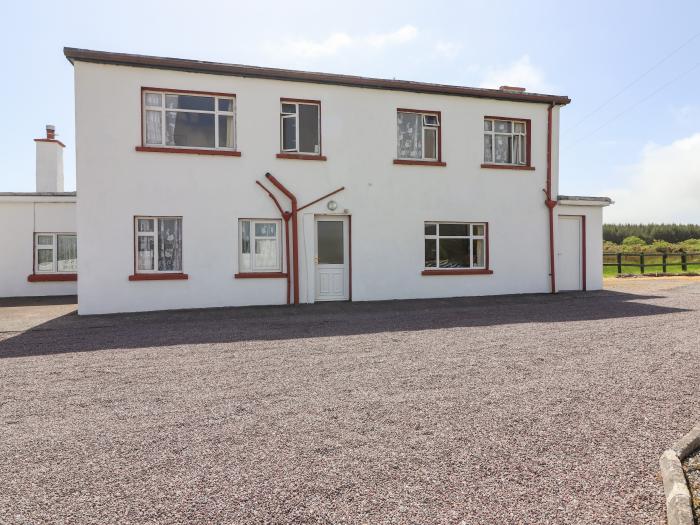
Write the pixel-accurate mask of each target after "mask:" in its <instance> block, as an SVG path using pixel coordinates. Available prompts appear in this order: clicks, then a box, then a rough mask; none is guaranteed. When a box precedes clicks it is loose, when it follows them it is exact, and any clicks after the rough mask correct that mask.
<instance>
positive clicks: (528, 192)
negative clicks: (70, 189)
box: [65, 48, 610, 314]
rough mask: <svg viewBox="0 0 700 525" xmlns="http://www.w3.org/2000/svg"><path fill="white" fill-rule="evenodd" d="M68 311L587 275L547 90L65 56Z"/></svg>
mask: <svg viewBox="0 0 700 525" xmlns="http://www.w3.org/2000/svg"><path fill="white" fill-rule="evenodd" d="M65 55H66V57H67V58H68V60H69V61H70V62H71V63H72V64H73V65H74V68H75V107H76V150H77V187H78V206H77V238H78V253H79V254H80V256H79V258H78V275H79V279H78V295H79V312H80V313H83V314H92V313H106V312H124V311H138V310H157V309H171V308H198V307H213V306H233V305H253V304H285V303H312V302H316V301H333V300H353V301H368V300H382V299H410V298H430V297H450V296H465V295H493V294H514V293H538V292H556V291H558V290H582V289H589V290H590V289H598V288H600V287H601V286H602V271H601V225H602V207H603V206H605V205H607V204H609V203H610V200H609V199H606V198H582V197H563V196H559V195H558V188H559V169H558V148H559V140H558V137H559V111H560V108H561V107H562V106H564V105H566V104H568V103H569V99H568V98H567V97H563V96H554V95H543V94H535V93H529V92H526V91H525V90H523V89H520V88H509V87H503V88H501V89H500V90H493V89H476V88H468V87H457V86H447V85H437V84H428V83H420V82H407V81H399V80H382V79H375V78H364V77H356V76H346V75H336V74H323V73H311V72H305V71H290V70H282V69H271V68H261V67H250V66H241V65H232V64H220V63H210V62H201V61H194V60H182V59H174V58H159V57H151V56H140V55H127V54H119V53H108V52H100V51H89V50H82V49H70V48H67V49H65Z"/></svg>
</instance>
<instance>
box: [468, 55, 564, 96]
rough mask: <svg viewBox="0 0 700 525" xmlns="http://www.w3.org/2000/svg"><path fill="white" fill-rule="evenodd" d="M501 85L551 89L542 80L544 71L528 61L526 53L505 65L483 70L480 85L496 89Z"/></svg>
mask: <svg viewBox="0 0 700 525" xmlns="http://www.w3.org/2000/svg"><path fill="white" fill-rule="evenodd" d="M501 86H516V87H524V88H526V89H527V90H528V91H533V92H538V91H540V92H544V91H550V90H551V89H550V87H549V86H548V85H547V83H546V82H545V81H544V73H543V72H542V70H540V69H539V68H538V67H536V66H534V65H533V64H532V63H531V62H530V57H529V56H528V55H523V56H522V57H520V58H519V59H518V60H516V61H515V62H513V63H512V64H510V65H508V66H506V67H502V68H497V67H490V68H487V69H486V70H485V71H484V75H483V78H482V80H481V83H480V87H484V88H494V89H497V88H499V87H501Z"/></svg>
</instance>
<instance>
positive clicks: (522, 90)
mask: <svg viewBox="0 0 700 525" xmlns="http://www.w3.org/2000/svg"><path fill="white" fill-rule="evenodd" d="M498 89H499V90H500V91H508V92H509V93H525V88H524V87H516V86H501V87H500V88H498Z"/></svg>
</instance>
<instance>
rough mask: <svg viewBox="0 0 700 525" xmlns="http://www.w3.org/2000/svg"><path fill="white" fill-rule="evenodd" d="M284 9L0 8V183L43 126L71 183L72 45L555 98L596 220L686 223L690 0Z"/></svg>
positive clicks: (699, 187)
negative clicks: (0, 122) (1, 107)
mask: <svg viewBox="0 0 700 525" xmlns="http://www.w3.org/2000/svg"><path fill="white" fill-rule="evenodd" d="M289 6H290V4H289V3H288V2H285V3H281V2H279V3H277V2H264V1H256V2H251V1H248V2H232V1H228V2H227V1H219V2H209V1H205V0H200V1H198V2H194V3H193V2H178V1H172V0H171V1H169V2H167V3H165V2H143V1H139V2H131V1H120V2H111V3H106V2H94V1H92V2H87V1H65V2H31V1H26V2H12V3H8V4H7V5H5V6H4V7H3V20H4V21H5V24H3V31H2V32H0V43H1V44H2V48H3V49H5V51H6V52H5V56H4V62H5V63H4V67H3V71H4V75H3V76H4V78H5V81H4V82H2V83H1V84H0V94H1V95H2V100H5V101H7V102H9V105H8V106H7V107H6V108H5V111H4V115H5V119H6V122H7V123H8V124H6V125H5V126H2V127H0V139H1V140H0V143H1V144H2V145H3V148H2V155H1V156H0V191H32V190H33V189H34V143H33V141H32V139H33V138H35V137H39V136H42V135H43V129H44V125H45V124H46V123H52V124H55V125H56V127H57V130H58V133H59V134H60V138H61V140H63V141H64V142H65V143H66V145H67V148H66V151H65V157H66V158H65V169H66V187H67V189H73V188H74V187H75V149H74V113H73V109H74V108H73V77H72V75H73V70H72V67H71V66H70V64H69V63H68V62H67V61H66V60H65V58H64V57H63V54H62V48H63V46H72V47H84V48H90V49H100V50H108V51H121V52H129V53H143V54H153V55H164V56H176V57H182V58H195V59H202V60H213V61H222V62H233V63H242V64H253V65H267V66H277V67H288V68H299V69H310V70H317V71H328V72H338V73H350V74H360V75H367V76H378V77H389V78H391V77H395V78H401V79H409V80H422V81H428V82H438V83H449V84H460V85H470V86H497V85H498V84H499V83H506V82H507V83H509V84H514V85H522V86H524V87H526V88H528V90H530V91H545V92H551V93H555V94H565V95H568V96H570V97H571V98H572V100H573V102H572V104H570V105H569V106H567V107H565V108H564V109H563V110H562V135H561V165H560V168H561V192H562V193H567V194H581V195H589V194H590V195H609V196H611V197H613V198H614V199H615V200H616V201H617V204H616V205H615V206H613V207H611V208H608V209H607V210H606V218H607V219H609V220H621V221H622V220H630V221H637V220H638V221H651V220H655V221H681V222H697V223H700V162H699V161H698V159H700V98H699V97H698V91H700V89H699V86H700V52H699V51H700V35H699V33H700V28H698V27H697V20H698V19H699V18H700V2H697V1H676V2H667V3H663V4H662V3H660V2H657V1H635V2H631V1H630V2H622V1H620V2H609V1H606V2H604V1H592V2H591V1H589V2H568V3H564V2H557V1H534V0H533V1H527V2H522V1H518V2H516V1H512V2H511V1H472V2H439V1H434V2H428V3H426V2H425V1H424V0H423V1H420V2H418V1H416V2H413V1H408V0H403V1H401V2H379V1H376V0H375V1H372V2H367V1H364V0H362V1H360V0H356V1H354V2H352V3H342V4H341V3H335V2H328V1H327V0H326V1H308V2H305V1H297V2H295V3H294V9H290V8H289ZM693 37H696V38H694V39H693ZM689 40H690V42H689ZM681 46H683V47H681ZM679 47H681V49H678V48H679ZM669 55H670V56H669ZM662 60H663V63H661V64H660V65H658V66H657V67H654V66H656V65H657V64H658V62H659V61H662ZM652 67H654V69H653V70H652V71H650V72H648V74H646V75H645V76H643V77H642V78H641V79H639V77H640V75H642V74H644V73H645V72H647V71H649V69H650V68H652ZM637 79H638V80H637ZM635 80H637V82H636V83H634V85H632V86H631V87H629V88H628V89H626V90H625V91H624V92H623V93H622V94H621V95H619V96H617V97H616V98H614V99H613V100H610V98H611V97H613V96H614V95H615V94H617V93H619V92H620V90H622V89H623V88H625V87H626V86H628V85H629V84H630V83H632V82H634V81H635ZM606 102H607V104H606V105H604V106H603V107H602V108H601V109H599V110H598V111H596V112H595V113H593V114H591V112H593V111H594V110H596V109H597V108H599V107H600V106H601V104H604V103H606ZM582 119H584V120H582Z"/></svg>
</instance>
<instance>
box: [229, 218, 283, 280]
mask: <svg viewBox="0 0 700 525" xmlns="http://www.w3.org/2000/svg"><path fill="white" fill-rule="evenodd" d="M280 226H281V223H280V221H275V220H254V219H242V220H241V221H239V223H238V246H239V248H238V271H239V272H241V273H249V272H250V273H257V272H281V271H282V260H281V257H280V253H281V249H280V246H281V235H280Z"/></svg>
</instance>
